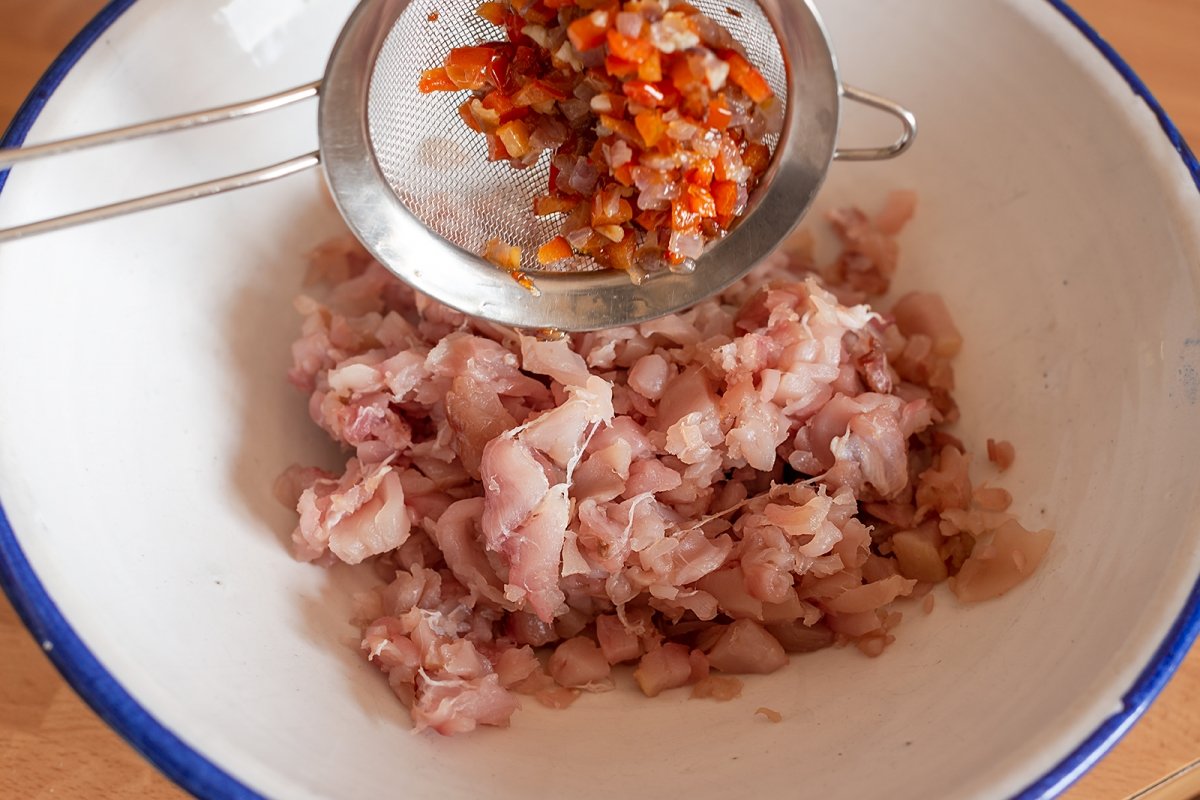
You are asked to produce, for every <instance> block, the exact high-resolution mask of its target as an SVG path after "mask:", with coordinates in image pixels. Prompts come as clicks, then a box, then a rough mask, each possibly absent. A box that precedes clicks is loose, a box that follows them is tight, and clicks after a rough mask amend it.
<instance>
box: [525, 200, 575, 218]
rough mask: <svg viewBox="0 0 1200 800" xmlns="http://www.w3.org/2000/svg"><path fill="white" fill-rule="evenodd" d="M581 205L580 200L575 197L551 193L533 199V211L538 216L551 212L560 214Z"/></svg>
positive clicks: (547, 214)
mask: <svg viewBox="0 0 1200 800" xmlns="http://www.w3.org/2000/svg"><path fill="white" fill-rule="evenodd" d="M577 205H579V200H578V199H576V198H573V197H553V196H551V195H542V196H541V197H535V198H534V199H533V213H534V215H535V216H538V217H545V216H549V215H550V214H560V213H562V212H564V211H571V210H573V209H574V208H575V206H577Z"/></svg>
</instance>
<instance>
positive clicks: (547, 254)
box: [537, 236, 575, 265]
mask: <svg viewBox="0 0 1200 800" xmlns="http://www.w3.org/2000/svg"><path fill="white" fill-rule="evenodd" d="M573 255H575V253H574V252H573V251H572V250H571V243H570V242H568V241H567V240H566V239H564V238H563V237H562V236H555V237H554V238H553V239H551V240H550V241H548V242H546V243H545V244H544V245H542V246H541V247H539V248H538V251H537V259H538V263H539V264H543V265H545V264H553V263H554V262H555V261H562V260H563V259H565V258H570V257H571V256H573Z"/></svg>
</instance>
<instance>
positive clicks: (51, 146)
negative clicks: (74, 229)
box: [0, 81, 321, 242]
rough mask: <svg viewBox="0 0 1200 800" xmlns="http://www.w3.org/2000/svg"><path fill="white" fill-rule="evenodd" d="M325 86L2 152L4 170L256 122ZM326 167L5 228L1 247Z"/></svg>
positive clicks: (265, 174) (272, 173) (285, 166)
mask: <svg viewBox="0 0 1200 800" xmlns="http://www.w3.org/2000/svg"><path fill="white" fill-rule="evenodd" d="M320 88H321V82H320V81H314V82H312V83H306V84H304V85H302V86H297V87H295V88H292V89H288V90H286V91H282V92H276V93H275V94H270V95H266V96H265V97H258V98H255V99H253V100H245V101H243V102H240V103H232V104H230V105H225V106H217V107H215V108H209V109H204V110H202V111H194V112H192V113H189V114H179V115H177V116H173V117H164V118H163V119H157V120H152V121H150V122H142V123H139V124H137V125H128V126H125V127H123V128H114V129H112V130H108V131H102V132H100V133H90V134H86V135H84V136H75V137H72V138H69V139H59V140H57V141H53V142H46V143H45V144H39V145H31V146H28V147H14V148H7V149H0V170H5V169H7V168H9V167H11V166H14V165H16V164H21V163H23V162H25V161H33V160H34V159H37V158H47V157H49V156H55V155H61V154H62V153H70V152H74V151H76V150H84V149H87V148H90V147H99V146H101V145H106V144H115V143H117V142H126V141H130V140H132V139H141V138H144V137H147V136H154V135H157V134H162V133H172V132H175V131H181V130H188V129H190V128H199V127H202V126H204V125H212V124H214V123H217V122H226V121H229V120H234V119H242V118H244V117H251V116H255V115H256V114H262V113H265V112H267V111H274V110H275V109H278V108H284V107H285V106H290V105H292V104H294V103H299V102H301V101H303V100H308V99H310V98H313V97H316V96H317V95H318V94H319V93H320ZM319 163H320V156H319V154H318V153H316V152H313V153H308V154H306V155H302V156H298V157H296V158H291V159H288V160H286V161H281V162H279V163H277V164H271V165H270V166H266V167H262V168H260V169H254V170H250V171H248V172H241V173H238V174H236V175H229V176H226V177H223V178H216V179H214V180H211V181H204V182H202V183H194V184H191V185H190V186H182V187H179V188H177V189H169V190H167V191H163V192H158V193H156V194H149V195H144V196H142V197H136V198H133V199H131V200H123V201H121V202H118V203H113V204H111V205H106V206H100V207H97V208H91V209H87V210H85V211H78V212H75V213H73V214H65V215H63V216H58V217H52V218H50V219H45V220H41V221H39V222H31V223H28V224H24V225H17V226H15V227H12V228H0V242H5V241H10V240H14V239H20V238H22V237H24V236H32V235H34V234H36V233H47V232H49V231H54V230H58V229H60V228H67V227H70V226H72V225H81V224H83V223H85V222H96V221H98V220H102V219H109V218H111V217H117V216H121V215H123V214H130V213H133V212H135V211H145V210H148V209H151V208H160V207H162V206H167V205H172V204H174V203H181V202H183V201H185V200H193V199H196V198H199V197H208V196H210V195H214V194H221V193H222V192H229V191H233V190H234V189H244V188H247V187H249V186H257V185H258V184H261V183H267V182H269V181H273V180H278V179H279V178H284V177H287V176H288V175H293V174H295V173H297V172H301V171H303V170H306V169H309V168H310V167H315V166H317V164H319Z"/></svg>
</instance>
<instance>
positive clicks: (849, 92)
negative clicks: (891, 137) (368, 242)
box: [833, 84, 917, 161]
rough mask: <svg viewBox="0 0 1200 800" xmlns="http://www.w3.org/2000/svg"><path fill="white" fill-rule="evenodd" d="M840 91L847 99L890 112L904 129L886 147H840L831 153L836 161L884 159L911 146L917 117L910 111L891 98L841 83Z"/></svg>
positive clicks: (915, 135)
mask: <svg viewBox="0 0 1200 800" xmlns="http://www.w3.org/2000/svg"><path fill="white" fill-rule="evenodd" d="M841 93H842V97H844V98H845V99H847V100H853V101H854V102H856V103H862V104H863V105H865V106H870V107H871V108H877V109H879V110H880V111H885V112H887V113H888V114H891V115H892V116H893V117H895V118H896V119H898V120H900V124H901V125H903V126H904V131H903V132H902V133H901V134H900V138H899V139H897V140H896V141H895V142H893V143H892V144H890V145H888V146H887V147H853V148H850V147H844V148H842V147H840V148H838V149H837V150H835V151H834V153H833V157H834V159H835V160H836V161H886V160H887V159H889V158H895V157H896V156H898V155H900V154H901V153H903V152H904V151H905V150H907V149H908V148H910V147H912V143H913V140H914V139H916V138H917V118H916V116H915V115H914V114H913V113H912V112H911V111H909V110H908V109H907V108H905V107H904V106H902V105H900V104H899V103H897V102H895V101H893V100H889V99H887V98H886V97H880V96H879V95H877V94H872V93H871V92H867V91H864V90H862V89H856V88H855V87H853V86H846V85H845V84H843V85H842V92H841Z"/></svg>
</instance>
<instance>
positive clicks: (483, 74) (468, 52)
mask: <svg viewBox="0 0 1200 800" xmlns="http://www.w3.org/2000/svg"><path fill="white" fill-rule="evenodd" d="M506 73H507V62H506V60H505V58H504V56H503V54H501V53H499V52H497V51H496V50H495V49H494V48H491V47H456V48H454V49H453V50H451V51H450V55H449V57H447V58H446V75H447V76H449V78H450V80H451V81H453V82H454V85H455V86H457V87H458V88H459V89H471V90H472V91H474V90H478V89H489V88H493V89H494V88H498V87H500V86H502V85H503V84H504V81H505V75H506Z"/></svg>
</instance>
